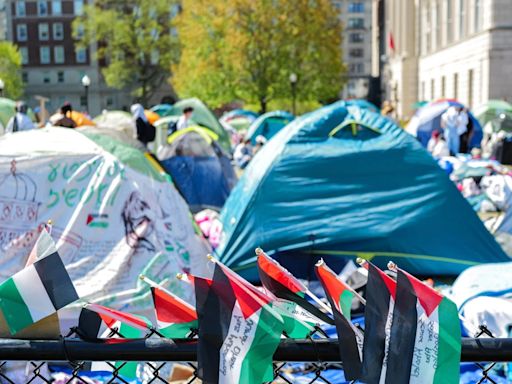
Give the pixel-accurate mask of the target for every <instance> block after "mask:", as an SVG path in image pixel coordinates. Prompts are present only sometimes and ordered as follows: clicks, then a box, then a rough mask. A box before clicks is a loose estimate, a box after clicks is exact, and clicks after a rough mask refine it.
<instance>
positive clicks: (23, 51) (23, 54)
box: [20, 47, 28, 65]
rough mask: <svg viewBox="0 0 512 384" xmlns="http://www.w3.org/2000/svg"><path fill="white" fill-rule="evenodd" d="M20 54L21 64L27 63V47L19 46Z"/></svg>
mask: <svg viewBox="0 0 512 384" xmlns="http://www.w3.org/2000/svg"><path fill="white" fill-rule="evenodd" d="M20 54H21V64H23V65H26V64H28V48H27V47H20Z"/></svg>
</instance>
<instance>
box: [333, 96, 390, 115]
mask: <svg viewBox="0 0 512 384" xmlns="http://www.w3.org/2000/svg"><path fill="white" fill-rule="evenodd" d="M340 102H341V103H347V104H349V105H353V106H356V107H359V108H364V109H367V110H369V111H371V112H375V113H380V109H379V108H378V107H377V106H376V105H375V104H373V103H371V102H369V101H368V100H365V99H350V100H341V101H339V103H340Z"/></svg>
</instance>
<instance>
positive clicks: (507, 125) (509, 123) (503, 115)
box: [473, 100, 512, 133]
mask: <svg viewBox="0 0 512 384" xmlns="http://www.w3.org/2000/svg"><path fill="white" fill-rule="evenodd" d="M473 113H474V115H475V117H476V118H477V119H478V121H479V122H480V124H481V125H482V126H485V125H486V124H487V123H491V127H492V128H494V129H493V130H497V129H504V130H506V131H507V132H512V104H510V103H507V102H506V101H503V100H489V101H488V102H487V103H485V104H483V105H480V106H479V107H477V108H475V109H474V111H473ZM490 133H492V132H490Z"/></svg>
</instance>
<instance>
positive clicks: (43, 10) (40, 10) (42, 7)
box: [37, 0, 48, 16]
mask: <svg viewBox="0 0 512 384" xmlns="http://www.w3.org/2000/svg"><path fill="white" fill-rule="evenodd" d="M37 14H38V15H39V16H48V3H47V2H46V0H39V1H38V2H37Z"/></svg>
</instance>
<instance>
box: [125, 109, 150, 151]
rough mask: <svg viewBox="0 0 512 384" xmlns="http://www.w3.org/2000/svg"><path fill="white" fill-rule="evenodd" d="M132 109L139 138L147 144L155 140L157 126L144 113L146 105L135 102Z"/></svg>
mask: <svg viewBox="0 0 512 384" xmlns="http://www.w3.org/2000/svg"><path fill="white" fill-rule="evenodd" d="M130 111H131V112H132V117H133V122H134V123H135V129H136V134H137V140H139V141H140V142H141V143H142V144H144V145H145V146H146V145H147V144H148V143H149V142H151V141H153V140H155V136H156V128H155V127H154V126H153V125H152V124H151V123H150V122H149V121H148V118H147V117H146V115H145V114H144V107H143V106H142V105H141V104H133V105H132V106H131V108H130Z"/></svg>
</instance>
